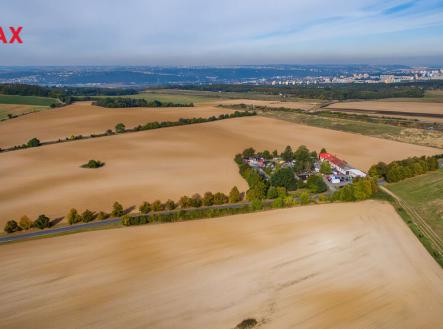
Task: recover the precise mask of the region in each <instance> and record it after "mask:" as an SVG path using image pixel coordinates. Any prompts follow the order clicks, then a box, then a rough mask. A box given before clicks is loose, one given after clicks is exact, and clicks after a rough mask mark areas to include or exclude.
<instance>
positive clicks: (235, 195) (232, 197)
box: [229, 186, 241, 203]
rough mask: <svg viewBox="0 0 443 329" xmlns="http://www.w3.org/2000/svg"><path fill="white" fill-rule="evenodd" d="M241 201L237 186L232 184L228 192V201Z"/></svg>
mask: <svg viewBox="0 0 443 329" xmlns="http://www.w3.org/2000/svg"><path fill="white" fill-rule="evenodd" d="M240 201H241V197H240V191H239V190H238V188H237V186H234V187H233V188H232V190H231V192H229V203H237V202H240Z"/></svg>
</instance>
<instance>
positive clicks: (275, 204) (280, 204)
mask: <svg viewBox="0 0 443 329" xmlns="http://www.w3.org/2000/svg"><path fill="white" fill-rule="evenodd" d="M284 205H285V201H284V199H283V198H280V197H279V198H276V199H275V200H274V201H272V208H283V207H284Z"/></svg>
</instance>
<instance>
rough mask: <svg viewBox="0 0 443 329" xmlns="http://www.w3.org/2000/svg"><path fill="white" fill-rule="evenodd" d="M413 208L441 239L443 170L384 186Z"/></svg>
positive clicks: (442, 223)
mask: <svg viewBox="0 0 443 329" xmlns="http://www.w3.org/2000/svg"><path fill="white" fill-rule="evenodd" d="M386 187H387V188H388V189H390V190H391V191H392V192H394V193H395V194H396V195H398V196H399V197H400V198H401V199H402V200H403V201H405V202H406V203H408V204H409V205H410V206H411V207H413V208H414V209H415V210H416V211H417V212H418V213H419V214H420V215H421V216H422V218H424V219H425V220H426V222H427V223H428V224H429V225H430V226H431V227H432V229H433V230H434V232H435V233H437V234H438V236H439V237H440V238H441V239H443V170H442V169H440V170H438V171H435V172H430V173H427V174H424V175H420V176H417V177H413V178H409V179H405V180H403V181H401V182H398V183H394V184H389V185H387V186H386Z"/></svg>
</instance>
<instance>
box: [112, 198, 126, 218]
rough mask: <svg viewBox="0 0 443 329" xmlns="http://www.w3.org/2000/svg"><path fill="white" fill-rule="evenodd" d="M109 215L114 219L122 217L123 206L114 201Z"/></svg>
mask: <svg viewBox="0 0 443 329" xmlns="http://www.w3.org/2000/svg"><path fill="white" fill-rule="evenodd" d="M111 215H112V216H114V217H121V216H123V215H124V210H123V206H122V205H121V204H120V203H118V202H117V201H115V202H114V204H113V205H112V212H111Z"/></svg>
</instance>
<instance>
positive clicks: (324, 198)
mask: <svg viewBox="0 0 443 329" xmlns="http://www.w3.org/2000/svg"><path fill="white" fill-rule="evenodd" d="M318 201H319V202H328V201H329V198H328V196H327V195H325V194H320V195H319V196H318Z"/></svg>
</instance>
